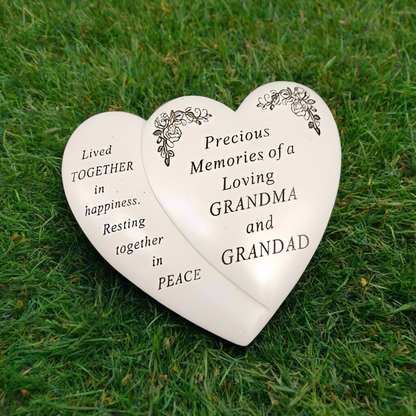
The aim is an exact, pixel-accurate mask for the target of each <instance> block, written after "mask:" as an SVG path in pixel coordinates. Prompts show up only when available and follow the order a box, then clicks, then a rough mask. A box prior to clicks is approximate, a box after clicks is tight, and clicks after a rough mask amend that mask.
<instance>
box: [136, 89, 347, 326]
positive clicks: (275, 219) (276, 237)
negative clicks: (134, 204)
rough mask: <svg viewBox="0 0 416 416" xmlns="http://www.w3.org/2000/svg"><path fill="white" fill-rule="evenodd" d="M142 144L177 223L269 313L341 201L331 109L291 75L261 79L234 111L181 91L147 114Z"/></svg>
mask: <svg viewBox="0 0 416 416" xmlns="http://www.w3.org/2000/svg"><path fill="white" fill-rule="evenodd" d="M142 143H143V144H142V153H143V161H144V168H145V171H146V174H147V177H148V179H149V183H150V186H151V188H152V189H153V192H154V194H155V196H156V198H157V199H158V201H159V202H160V205H161V206H162V207H163V210H164V211H165V212H166V214H167V215H168V216H169V218H170V219H171V220H172V222H173V223H174V224H175V225H176V227H177V229H178V230H180V232H181V233H182V234H183V236H184V237H185V238H186V240H187V241H188V242H189V243H190V244H191V245H192V246H193V247H195V249H196V250H197V251H198V252H199V253H200V254H201V256H202V257H203V258H204V259H205V260H206V261H207V262H208V263H209V264H211V265H212V266H213V267H214V268H215V269H216V270H217V271H218V272H219V273H221V274H222V275H223V276H224V277H225V279H226V280H228V281H229V282H231V283H233V284H234V285H235V286H236V287H238V288H239V289H241V290H242V291H243V292H244V293H246V294H247V296H250V297H251V298H254V299H255V300H256V301H257V302H258V303H259V304H261V305H262V306H263V307H264V308H265V309H266V310H267V312H266V313H267V314H268V316H269V317H271V316H272V315H273V313H274V312H275V311H276V310H277V309H278V307H279V306H280V305H281V303H282V302H283V300H284V299H285V298H286V296H287V295H288V294H289V293H290V291H291V290H292V288H293V286H294V285H295V284H296V282H297V281H298V280H299V278H300V276H301V275H302V273H303V272H304V270H305V268H306V266H307V265H308V263H309V261H310V259H311V258H312V256H313V254H314V252H315V250H316V249H317V247H318V245H319V243H320V241H321V238H322V236H323V234H324V231H325V228H326V226H327V223H328V220H329V218H330V215H331V211H332V208H333V205H334V202H335V198H336V194H337V190H338V184H339V177H340V166H341V149H340V141H339V135H338V130H337V127H336V124H335V121H334V118H333V116H332V114H331V111H330V110H329V108H328V107H327V106H326V104H325V103H324V102H323V100H322V99H321V98H320V97H319V96H318V95H317V94H316V93H315V92H314V91H312V90H310V89H309V88H307V87H305V86H302V85H299V84H294V83H289V82H275V83H271V84H267V85H263V86H262V87H260V88H258V89H256V90H255V91H253V92H252V93H251V94H250V95H249V96H248V97H247V98H246V99H245V100H244V102H243V103H242V104H241V106H240V108H239V109H238V110H237V111H236V112H234V111H233V110H231V109H230V108H228V107H226V106H225V105H223V104H221V103H219V102H217V101H214V100H211V99H208V98H204V97H183V98H178V99H175V100H173V101H170V102H168V103H166V104H164V105H163V106H162V107H160V108H159V109H158V110H157V111H156V112H155V113H154V114H153V115H152V116H151V117H150V119H149V120H148V122H147V123H146V126H145V128H144V130H143V142H142ZM218 291H219V292H221V293H222V288H221V286H219V287H218ZM227 302H229V303H230V304H232V305H233V307H234V308H237V309H240V306H239V305H238V302H235V301H234V300H233V299H232V297H229V298H228V300H227ZM224 319H226V317H224Z"/></svg>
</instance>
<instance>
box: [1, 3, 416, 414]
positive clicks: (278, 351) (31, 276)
mask: <svg viewBox="0 0 416 416" xmlns="http://www.w3.org/2000/svg"><path fill="white" fill-rule="evenodd" d="M274 3H276V4H274ZM415 57H416V7H415V5H414V1H413V0H398V1H393V2H387V1H386V2H384V1H378V0H369V1H366V2H362V1H358V0H352V1H350V2H341V1H335V0H334V1H331V0H300V1H292V0H285V1H280V2H270V3H269V2H261V1H254V0H252V1H236V0H231V1H225V0H224V1H221V0H206V1H202V0H194V1H189V0H184V1H179V0H178V1H174V0H162V1H161V2H152V1H137V2H133V1H122V0H120V1H117V0H113V1H97V2H89V1H78V2H75V1H72V2H71V1H64V0H54V1H45V2H40V1H30V0H28V1H25V2H23V1H21V0H15V1H8V0H5V1H3V2H0V141H1V144H0V201H1V209H0V296H1V300H0V414H5V415H112V416H117V415H124V414H129V415H137V414H140V415H147V414H152V415H153V414H155V415H158V414H161V415H172V414H176V415H230V414H235V415H266V414H270V415H285V414H288V415H305V416H306V415H315V414H319V415H321V414H327V415H338V414H339V415H343V414H347V415H356V414H360V415H361V414H363V415H415V414H416V336H415V332H416V313H415V312H416V276H415V275H416V137H415V130H416V107H415V104H416V83H415V82H416V58H415ZM275 80H289V81H296V82H299V83H302V84H306V85H308V86H310V87H312V88H313V89H315V90H316V91H317V92H318V93H319V94H320V95H321V96H322V97H323V98H324V99H325V100H326V102H327V103H328V105H329V106H330V108H331V109H332V111H333V113H334V115H335V118H336V121H337V124H338V126H339V130H340V133H341V141H342V148H343V159H342V176H341V183H340V190H339V194H338V198H337V202H336V206H335V209H334V212H333V216H332V218H331V221H330V223H329V226H328V228H327V231H326V234H325V236H324V239H323V241H322V244H321V245H320V247H319V249H318V251H317V252H316V254H315V256H314V257H313V260H312V261H311V263H310V265H309V267H308V269H307V270H306V272H305V274H304V275H303V276H302V278H301V280H300V281H299V283H298V284H297V285H296V287H295V289H294V290H293V292H292V293H291V294H290V295H289V297H288V298H287V300H286V301H285V303H284V304H283V305H282V307H281V308H280V309H279V311H278V312H277V313H276V314H275V316H274V317H273V318H272V319H271V321H270V322H269V324H268V325H267V326H266V327H265V328H264V330H263V331H262V332H261V333H260V335H259V336H258V337H257V338H256V340H255V341H254V342H253V343H252V344H251V345H249V346H248V347H246V348H241V347H236V346H234V345H232V344H229V343H226V342H225V341H223V340H221V339H218V338H217V337H216V336H214V335H212V334H209V333H207V332H206V331H204V330H202V329H200V328H198V327H196V326H194V325H192V324H190V323H189V322H187V321H185V320H184V319H182V318H180V317H178V316H177V315H175V314H174V313H172V312H170V311H169V310H167V309H166V308H164V307H163V306H161V305H160V304H158V303H157V302H156V301H154V300H152V299H151V298H149V297H148V296H147V295H145V294H144V293H143V292H142V291H141V290H139V289H137V288H136V287H134V286H133V285H132V284H130V283H129V282H128V281H127V280H126V279H125V278H123V277H122V276H121V275H119V274H118V273H117V272H115V271H114V270H113V269H112V268H111V267H110V266H109V265H108V264H107V263H106V262H105V261H104V260H103V259H102V258H101V257H100V256H99V254H98V253H97V252H96V251H95V249H94V248H93V247H92V245H91V244H90V243H89V241H88V240H87V238H86V237H85V236H84V235H83V233H82V232H81V230H80V228H79V227H78V225H77V223H76V221H75V220H74V218H73V216H72V214H71V212H70V209H69V207H68V205H67V202H66V200H65V196H64V192H63V188H62V183H61V176H60V165H61V159H62V154H63V151H64V148H65V144H66V142H67V140H68V139H69V137H70V135H71V133H72V132H73V131H74V130H75V128H76V127H77V126H78V125H79V124H80V123H81V122H82V121H84V120H85V119H87V118H88V117H89V116H91V115H94V114H97V113H100V112H103V111H108V110H109V109H122V110H123V111H127V112H131V113H135V114H138V115H140V116H141V117H143V118H146V119H147V118H148V117H149V116H150V115H151V114H152V113H153V111H154V110H155V109H156V108H157V107H158V106H160V105H161V104H162V103H164V102H166V101H168V100H170V99H173V98H176V97H178V96H182V95H189V94H193V95H204V96H207V97H210V98H213V99H216V100H219V101H221V102H224V103H225V104H227V105H229V106H230V107H231V108H233V109H236V108H237V107H238V105H239V103H241V101H242V100H243V99H244V97H245V96H246V95H248V94H249V93H250V92H251V91H252V90H253V89H255V88H256V87H258V86H260V85H262V84H264V83H267V82H271V81H275Z"/></svg>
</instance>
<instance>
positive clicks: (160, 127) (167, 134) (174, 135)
mask: <svg viewBox="0 0 416 416" xmlns="http://www.w3.org/2000/svg"><path fill="white" fill-rule="evenodd" d="M209 117H211V114H209V113H208V110H206V109H204V110H200V109H199V108H195V110H193V111H192V107H188V108H186V109H185V111H182V110H176V111H173V110H172V111H171V112H170V114H169V115H168V114H166V113H162V114H161V115H160V116H159V117H157V118H156V120H155V127H156V130H155V131H154V132H153V134H154V135H155V136H157V141H156V143H157V144H159V147H158V148H157V151H158V152H159V153H160V156H161V157H162V158H163V159H164V161H165V165H166V166H169V165H170V158H171V157H173V156H175V153H174V152H173V150H172V147H173V146H174V145H175V142H177V141H178V140H179V139H180V138H181V136H182V131H181V129H180V126H186V124H189V123H196V124H198V125H201V124H202V122H203V121H209Z"/></svg>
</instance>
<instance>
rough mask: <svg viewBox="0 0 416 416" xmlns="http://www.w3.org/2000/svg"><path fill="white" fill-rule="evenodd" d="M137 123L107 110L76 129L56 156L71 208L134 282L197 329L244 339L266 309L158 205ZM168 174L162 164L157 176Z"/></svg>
mask: <svg viewBox="0 0 416 416" xmlns="http://www.w3.org/2000/svg"><path fill="white" fill-rule="evenodd" d="M145 124H146V122H145V121H144V120H143V119H141V118H140V117H138V116H135V115H132V114H128V113H122V112H109V113H103V114H99V115H96V116H94V117H91V118H90V119H88V120H87V121H85V122H84V123H83V124H81V125H80V126H79V127H78V128H77V129H76V131H75V132H74V133H73V135H72V136H71V138H70V140H69V141H68V144H67V146H66V148H65V153H64V156H63V161H62V179H63V185H64V190H65V194H66V197H67V199H68V202H69V205H70V207H71V210H72V212H73V214H74V216H75V218H76V220H77V221H78V223H79V225H80V226H81V228H82V230H83V231H84V232H85V234H86V236H87V237H88V239H89V240H90V241H91V243H92V244H93V245H94V246H95V248H96V249H97V250H98V252H99V253H100V254H101V255H102V256H103V257H104V258H105V259H106V260H107V261H108V262H109V263H110V264H111V265H112V266H113V267H114V268H115V269H116V270H118V271H119V272H120V273H121V274H123V275H124V276H125V277H126V278H128V279H129V280H130V281H132V282H133V283H134V284H135V285H136V286H138V287H139V288H141V289H142V290H143V291H145V292H146V293H148V294H149V295H150V296H152V297H153V298H155V299H156V300H158V301H159V302H161V303H162V304H164V305H165V306H167V307H168V308H170V309H172V310H173V311H175V312H176V313H178V314H180V315H181V316H183V317H185V318H186V319H188V320H190V321H191V322H194V323H195V324H197V325H199V326H201V327H202V328H205V329H206V330H208V331H210V332H213V333H214V334H217V335H219V336H221V337H223V338H225V339H227V340H229V341H231V342H234V343H236V344H239V345H247V344H248V343H250V342H251V341H252V340H253V339H254V338H255V336H256V335H257V334H258V333H259V332H260V331H261V329H262V328H263V327H264V325H266V323H267V322H268V320H269V319H270V317H271V316H272V315H273V313H274V310H273V309H269V308H266V307H265V306H263V305H262V304H261V303H260V302H258V301H256V300H255V299H253V297H252V296H250V295H249V294H247V293H245V292H244V291H243V290H242V289H240V288H239V287H237V285H235V284H234V283H233V282H232V281H231V280H229V279H226V278H225V277H224V276H223V275H222V274H221V273H220V272H219V271H218V270H216V268H214V267H213V266H212V265H211V264H210V263H209V262H207V261H206V260H205V259H204V258H203V257H202V256H201V255H200V254H199V253H198V252H197V251H196V250H195V249H194V247H193V246H192V245H191V244H190V243H189V242H188V241H187V240H186V239H185V238H184V236H183V235H182V233H181V232H180V231H179V230H178V228H177V227H176V226H175V225H174V224H173V223H172V221H171V220H170V219H169V217H168V216H167V215H166V213H165V212H164V211H163V209H162V208H161V206H160V204H159V203H158V201H157V199H156V198H155V196H154V194H153V191H152V189H151V187H150V185H149V183H148V180H147V177H146V174H145V172H144V166H143V162H142V155H141V140H142V129H143V126H144V125H145ZM154 137H155V136H152V140H150V141H149V143H150V142H151V143H153V144H154V140H153V139H154ZM156 153H157V152H156ZM155 162H157V164H159V162H160V159H159V158H156V160H155ZM162 165H163V168H165V167H166V165H165V164H164V163H163V161H162ZM172 166H173V165H172ZM170 174H171V173H170V171H169V170H165V169H164V170H163V171H161V172H160V178H161V179H162V178H163V177H165V176H169V175H170ZM174 182H175V181H174ZM178 202H179V200H178ZM195 226H196V227H197V226H198V225H195ZM212 232H215V230H212Z"/></svg>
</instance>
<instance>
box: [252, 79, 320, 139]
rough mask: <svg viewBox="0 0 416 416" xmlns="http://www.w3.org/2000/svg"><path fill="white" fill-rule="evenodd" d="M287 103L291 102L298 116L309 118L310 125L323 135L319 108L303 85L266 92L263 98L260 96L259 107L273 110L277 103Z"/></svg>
mask: <svg viewBox="0 0 416 416" xmlns="http://www.w3.org/2000/svg"><path fill="white" fill-rule="evenodd" d="M287 104H290V106H291V110H292V112H293V113H294V114H296V115H297V116H298V117H303V118H304V119H305V120H309V122H308V127H309V128H310V129H314V130H315V131H316V133H317V134H318V136H320V135H321V130H320V128H319V125H320V121H319V120H320V119H321V117H319V115H318V114H316V112H317V110H316V108H315V107H314V106H313V104H315V100H312V99H311V98H310V95H309V93H308V92H307V91H305V90H304V89H303V88H301V87H295V88H294V91H292V90H291V89H290V88H289V87H287V88H285V89H283V90H280V91H279V92H277V91H276V90H272V91H270V94H265V95H264V97H263V98H262V97H260V98H259V102H258V104H257V107H261V108H262V110H267V109H270V110H273V109H274V108H275V107H276V106H277V105H287Z"/></svg>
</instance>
